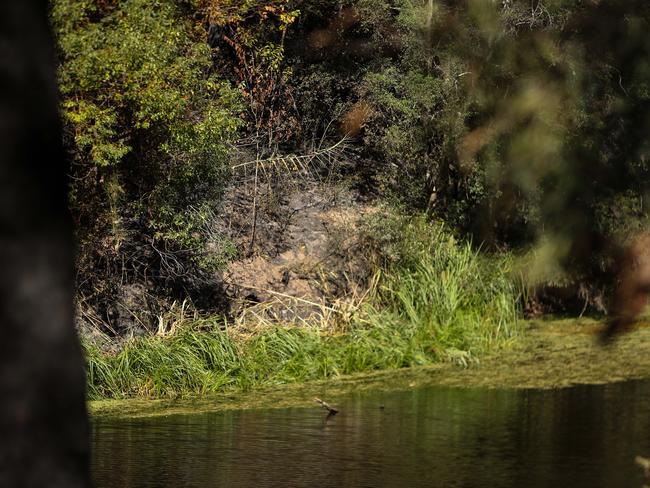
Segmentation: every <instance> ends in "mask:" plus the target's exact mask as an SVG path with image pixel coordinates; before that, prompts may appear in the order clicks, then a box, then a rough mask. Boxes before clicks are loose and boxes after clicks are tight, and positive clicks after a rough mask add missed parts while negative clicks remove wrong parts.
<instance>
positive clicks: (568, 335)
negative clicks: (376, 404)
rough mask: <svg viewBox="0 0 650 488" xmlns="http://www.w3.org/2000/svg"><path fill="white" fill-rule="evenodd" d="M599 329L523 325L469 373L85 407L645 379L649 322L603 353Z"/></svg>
mask: <svg viewBox="0 0 650 488" xmlns="http://www.w3.org/2000/svg"><path fill="white" fill-rule="evenodd" d="M602 326H603V324H602V323H601V322H599V321H595V320H591V319H585V318H583V319H570V320H569V319H563V320H546V321H531V322H527V323H525V324H523V325H522V327H523V328H525V329H526V332H525V333H522V334H520V335H519V336H518V337H517V339H516V340H515V341H512V343H510V344H508V347H506V348H500V349H499V350H498V351H493V352H491V353H487V354H485V355H484V356H483V357H482V358H481V361H480V362H478V363H474V364H472V365H470V366H469V367H458V366H457V365H454V364H452V363H450V362H444V363H436V364H431V365H425V366H420V367H414V368H408V369H401V370H385V371H375V372H369V373H359V374H353V375H343V376H341V377H337V378H331V379H327V380H323V381H310V382H306V383H292V384H288V385H282V386H272V387H270V386H266V387H261V388H259V389H255V390H253V391H250V392H241V391H232V392H224V393H219V394H215V395H209V396H205V397H203V398H197V397H195V396H193V397H190V398H187V399H178V398H174V399H171V398H161V399H157V400H152V399H128V400H119V399H118V400H116V399H103V400H100V401H93V402H90V411H91V413H92V414H93V416H120V417H123V416H127V417H143V416H144V417H148V416H155V415H170V414H179V413H197V412H203V411H206V412H209V411H218V410H231V409H249V408H282V407H313V408H315V409H316V408H319V406H318V405H317V404H316V403H314V397H320V398H326V399H327V400H328V401H329V402H332V403H333V404H334V405H336V404H337V402H339V401H342V400H343V399H345V398H348V397H349V396H350V395H354V394H356V393H358V392H359V391H362V390H373V391H395V390H405V389H412V388H423V387H429V386H443V387H472V388H543V389H549V388H562V387H569V386H573V385H579V384H603V383H610V382H616V381H628V380H636V379H647V378H650V314H646V317H644V318H643V319H642V321H641V322H640V323H639V324H638V325H637V327H636V328H635V330H634V331H632V332H631V333H629V334H626V335H624V336H622V337H620V338H619V339H618V340H617V341H616V342H615V343H614V344H612V345H610V346H609V347H607V348H603V347H601V346H599V345H598V344H597V334H598V333H599V331H600V330H601V328H602Z"/></svg>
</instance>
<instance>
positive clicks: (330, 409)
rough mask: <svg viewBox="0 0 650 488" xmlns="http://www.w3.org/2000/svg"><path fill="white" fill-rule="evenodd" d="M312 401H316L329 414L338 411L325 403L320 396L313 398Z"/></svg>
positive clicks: (334, 413)
mask: <svg viewBox="0 0 650 488" xmlns="http://www.w3.org/2000/svg"><path fill="white" fill-rule="evenodd" d="M314 401H315V402H316V403H318V404H320V406H321V407H323V408H324V409H325V410H327V411H328V412H329V415H336V414H337V413H339V411H338V410H337V409H335V408H334V407H331V406H330V405H329V404H327V403H325V402H324V401H323V400H321V399H320V398H314Z"/></svg>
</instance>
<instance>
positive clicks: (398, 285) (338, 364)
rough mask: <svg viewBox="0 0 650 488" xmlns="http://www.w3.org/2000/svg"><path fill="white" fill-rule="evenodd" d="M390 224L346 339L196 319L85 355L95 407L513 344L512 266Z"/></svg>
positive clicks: (416, 227) (418, 225) (427, 227)
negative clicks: (101, 401)
mask: <svg viewBox="0 0 650 488" xmlns="http://www.w3.org/2000/svg"><path fill="white" fill-rule="evenodd" d="M381 219H382V218H380V219H379V220H378V221H377V222H371V223H370V224H369V225H370V227H369V229H367V230H368V232H367V234H366V235H365V240H363V239H362V241H363V243H364V245H365V246H367V248H368V250H369V252H370V253H373V259H374V260H375V262H374V266H375V267H376V269H377V273H379V276H378V279H377V280H376V283H378V285H377V288H376V289H375V290H374V291H373V292H372V293H370V294H369V295H368V298H367V300H366V301H365V302H364V303H363V304H362V305H361V307H360V309H359V310H358V311H357V313H355V314H354V319H352V321H351V322H350V323H348V324H347V326H346V327H345V328H344V331H343V332H338V333H332V332H324V329H323V328H319V327H307V326H301V327H297V326H277V327H265V328H261V329H260V330H259V331H258V332H256V333H253V334H252V335H251V334H249V335H243V334H241V333H240V332H237V331H236V330H233V329H226V328H224V323H223V322H220V321H217V320H188V322H187V323H186V324H184V325H181V326H180V327H178V328H177V331H176V332H175V333H174V334H172V335H171V336H167V337H159V336H153V337H143V338H139V339H136V340H133V341H131V342H128V343H126V344H125V345H124V347H123V348H122V349H121V351H120V352H119V353H117V354H109V353H104V352H101V351H100V350H99V348H98V347H96V346H94V345H91V344H85V345H84V348H85V351H86V360H87V371H88V373H87V374H88V390H89V397H90V398H93V399H97V398H106V397H129V396H155V397H161V396H175V395H183V394H206V393H213V392H217V391H224V390H228V389H230V390H249V389H253V388H257V387H260V386H264V385H272V384H279V383H290V382H301V381H309V380H315V379H325V378H331V377H336V376H339V375H343V374H350V373H356V372H363V371H371V370H379V369H396V368H403V367H409V366H414V365H423V364H430V363H433V362H437V361H441V360H455V361H458V362H460V363H467V362H468V361H471V360H472V359H473V358H476V357H478V356H479V355H480V354H481V353H482V352H484V351H486V350H488V349H490V348H492V347H494V346H496V345H498V344H500V343H503V341H506V340H508V339H509V338H510V337H512V336H513V335H514V334H515V332H516V322H517V315H518V312H517V305H516V303H517V293H516V289H515V287H514V285H513V283H512V282H511V280H510V279H509V274H508V262H507V260H504V259H497V258H491V259H489V260H488V259H486V258H484V257H482V256H481V255H480V254H479V253H478V252H476V251H475V250H473V249H472V248H471V246H470V245H469V244H467V243H458V242H457V241H456V240H455V239H454V238H453V237H452V236H450V235H449V234H448V233H447V232H445V230H444V229H443V228H442V227H441V226H438V225H431V224H428V223H427V222H426V221H425V220H424V219H422V218H415V219H411V220H407V219H394V218H393V219H392V220H386V218H383V219H384V220H381ZM373 226H378V229H380V230H381V233H378V232H377V231H376V230H373ZM373 239H375V240H374V241H373ZM377 246H378V248H376V247H377ZM375 248H376V249H375ZM382 253H383V254H382Z"/></svg>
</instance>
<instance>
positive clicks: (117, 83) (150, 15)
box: [51, 0, 243, 314]
mask: <svg viewBox="0 0 650 488" xmlns="http://www.w3.org/2000/svg"><path fill="white" fill-rule="evenodd" d="M188 8H189V7H188V6H187V5H185V6H181V5H178V4H177V3H176V2H173V1H171V0H166V1H161V2H148V1H144V0H128V1H124V2H81V1H78V0H56V1H55V2H54V3H53V6H52V13H51V17H52V22H53V25H54V28H55V31H56V34H57V38H58V45H59V59H60V68H59V86H60V90H61V93H62V96H63V101H62V111H63V116H64V120H65V122H66V144H67V146H68V148H69V151H70V153H71V154H72V156H73V163H74V164H73V178H72V180H71V181H72V184H71V189H70V201H71V208H72V213H73V216H74V218H75V221H76V224H77V225H76V230H77V235H78V237H79V241H80V256H79V263H78V264H79V271H80V274H81V276H82V279H81V280H79V281H80V283H89V282H93V281H95V282H99V283H100V285H99V286H91V287H90V288H89V289H88V290H85V289H80V292H81V293H84V294H86V293H88V294H92V295H93V296H95V301H96V303H97V305H98V307H99V309H100V310H99V313H100V314H101V313H103V312H102V310H101V308H102V307H105V306H106V305H105V304H106V303H107V302H110V301H112V300H114V299H115V297H114V296H112V295H113V294H115V293H116V292H117V290H116V289H115V288H114V287H113V286H112V285H110V284H111V283H112V282H113V281H115V280H118V281H119V282H120V283H121V284H123V283H124V279H125V278H126V279H127V280H128V281H130V282H133V281H144V280H145V279H146V280H151V279H153V280H157V281H155V284H156V286H165V287H166V289H165V290H166V291H169V290H168V287H169V286H172V285H173V282H174V280H176V281H178V280H179V279H182V280H185V282H186V283H187V282H188V281H191V280H192V279H193V278H196V277H198V276H200V272H201V269H207V268H213V267H214V266H218V265H220V264H223V261H224V259H226V256H227V255H228V254H229V252H230V251H228V250H227V248H222V249H214V247H215V245H216V244H219V243H221V242H223V238H220V237H219V236H218V235H217V234H216V233H215V232H214V231H212V230H211V224H212V222H210V221H209V219H210V218H211V217H213V215H214V209H215V208H216V205H217V204H218V201H219V198H220V196H221V193H222V190H223V188H224V186H225V184H226V182H227V178H228V174H229V165H228V164H227V163H228V161H227V156H228V154H227V143H228V141H229V140H231V139H232V138H233V137H234V135H235V134H236V132H237V131H238V129H239V127H240V125H241V123H240V119H239V118H238V116H237V113H238V112H240V111H241V110H242V107H243V105H242V103H241V99H240V96H239V94H238V93H237V91H235V90H233V89H232V88H230V87H229V85H228V84H227V83H225V82H224V81H223V80H221V79H219V78H217V77H215V76H214V75H213V74H211V65H212V62H211V54H210V48H209V46H208V45H207V43H206V42H205V38H204V37H205V33H203V35H200V33H199V31H198V30H197V29H196V25H195V19H194V12H192V11H189V12H188V10H187V9H188ZM208 245H210V246H211V248H209V247H208ZM170 262H171V263H173V266H170V264H169V263H170ZM172 268H173V269H172ZM193 269H194V271H190V270H193ZM197 269H198V270H197ZM192 274H193V275H194V276H191V275H192ZM90 277H92V279H91V280H88V279H87V278H90ZM174 286H175V285H174ZM183 286H185V285H183ZM98 289H101V290H104V291H101V292H100V293H99V295H98V294H97V291H98ZM104 295H105V296H104ZM100 302H101V303H100ZM102 303H103V305H102Z"/></svg>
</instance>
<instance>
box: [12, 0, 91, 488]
mask: <svg viewBox="0 0 650 488" xmlns="http://www.w3.org/2000/svg"><path fill="white" fill-rule="evenodd" d="M47 8H48V3H47V1H46V0H5V1H2V2H0V486H1V487H12V488H15V487H23V486H25V487H46V486H47V487H83V486H88V485H89V474H88V447H87V444H88V423H87V417H86V407H85V400H84V389H85V384H84V369H83V362H82V356H81V351H80V347H79V344H78V341H77V338H76V335H75V332H74V328H73V313H72V312H73V306H72V297H73V295H72V294H73V246H72V232H71V226H70V219H69V215H68V210H67V201H66V193H67V182H66V175H67V173H68V167H67V162H66V156H65V154H64V151H63V147H62V142H61V127H60V121H59V114H58V102H57V90H56V79H55V64H54V50H53V42H52V38H51V34H50V28H49V24H48V16H47Z"/></svg>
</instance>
